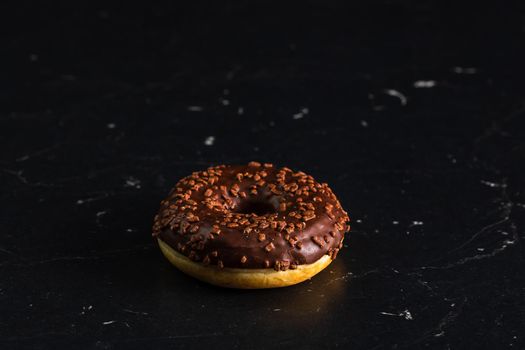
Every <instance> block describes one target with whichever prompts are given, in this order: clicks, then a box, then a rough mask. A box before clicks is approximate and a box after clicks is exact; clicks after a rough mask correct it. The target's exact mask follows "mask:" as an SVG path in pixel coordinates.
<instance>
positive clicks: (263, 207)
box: [234, 198, 277, 215]
mask: <svg viewBox="0 0 525 350" xmlns="http://www.w3.org/2000/svg"><path fill="white" fill-rule="evenodd" d="M234 212H236V213H239V214H256V215H264V214H271V213H276V212H277V208H276V206H275V205H274V204H273V203H271V202H270V201H265V200H260V199H254V198H247V199H245V200H242V201H241V202H239V204H238V205H237V207H236V208H235V210H234Z"/></svg>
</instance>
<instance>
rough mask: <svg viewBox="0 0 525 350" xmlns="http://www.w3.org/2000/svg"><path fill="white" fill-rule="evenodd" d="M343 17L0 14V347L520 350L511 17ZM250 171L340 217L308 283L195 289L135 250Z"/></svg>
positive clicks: (522, 102) (388, 8)
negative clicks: (340, 233)
mask: <svg viewBox="0 0 525 350" xmlns="http://www.w3.org/2000/svg"><path fill="white" fill-rule="evenodd" d="M346 6H348V7H345V6H343V4H342V3H340V4H336V3H328V2H325V1H308V2H298V3H295V4H291V3H284V2H279V3H276V4H270V3H269V2H267V1H255V2H250V3H246V4H241V3H232V4H225V3H224V2H217V3H215V4H211V3H208V2H207V3H205V2H199V1H198V2H187V3H184V4H180V5H175V2H164V3H157V4H148V5H142V6H136V5H132V4H131V3H129V2H128V3H126V4H124V5H121V6H118V7H117V6H116V7H108V6H102V7H100V6H97V5H95V4H94V3H92V2H83V4H82V3H81V2H75V4H72V3H67V4H63V5H56V4H51V3H47V4H45V6H44V5H42V6H36V5H33V6H31V7H30V6H26V7H24V6H22V5H21V4H19V5H18V6H16V7H9V6H7V5H5V4H4V6H3V9H2V11H1V14H2V15H3V16H2V17H3V20H2V24H3V26H4V27H5V28H6V29H5V30H3V31H2V32H1V37H2V45H1V47H0V51H1V55H0V62H1V63H2V64H1V65H0V76H1V79H0V145H1V147H0V315H1V316H0V348H1V349H72V348H74V349H144V348H151V349H163V348H166V349H168V348H180V349H193V348H206V347H212V348H214V349H223V348H224V349H248V348H250V349H253V348H260V349H268V348H269V347H270V346H271V347H272V348H273V349H291V348H294V349H309V348H310V349H319V348H342V349H407V348H408V349H465V348H467V349H476V348H490V349H505V348H508V349H522V348H524V347H525V341H524V334H525V332H524V331H525V321H524V319H525V311H524V310H525V299H524V294H525V274H524V272H523V269H524V266H525V249H524V244H523V239H524V238H525V197H524V194H525V176H524V175H523V174H524V170H525V166H524V164H525V99H524V96H525V85H524V81H525V69H524V67H525V65H524V64H523V62H525V59H524V58H525V29H524V28H525V6H524V5H523V4H522V3H520V2H518V1H510V2H506V3H505V5H503V4H501V3H497V2H493V3H492V4H489V5H484V4H482V3H480V2H477V3H475V4H474V5H461V4H459V3H458V2H455V3H450V4H447V3H445V2H436V3H432V2H429V1H418V2H415V1H414V2H412V3H411V2H408V1H376V0H373V1H366V2H365V1H362V2H358V3H356V2H351V4H350V5H346ZM251 160H259V161H262V162H271V163H274V164H276V165H278V166H288V167H290V168H293V169H297V170H303V171H305V172H307V173H308V174H311V175H312V176H314V177H315V178H316V180H318V181H321V182H327V183H328V184H329V185H330V187H331V188H332V189H333V190H334V192H335V193H336V194H337V196H338V198H339V200H340V201H341V204H342V205H343V207H344V208H345V209H346V210H347V211H348V212H349V213H350V214H351V218H352V232H351V233H350V234H349V235H348V236H347V237H346V239H345V241H344V243H345V245H346V247H345V248H344V249H342V250H341V253H340V254H339V256H338V258H337V260H336V261H335V262H334V263H333V264H332V265H330V267H329V268H327V269H326V270H325V271H323V272H322V273H320V274H319V275H318V276H316V277H315V278H314V279H312V280H311V281H308V282H305V283H302V284H300V285H297V286H293V287H289V288H286V289H281V290H265V291H237V290H225V289H220V288H215V287H211V286H208V285H206V284H203V283H200V282H198V281H196V280H194V279H192V278H189V277H186V276H184V275H183V274H182V273H180V272H178V271H177V270H176V269H175V268H173V267H172V266H171V265H170V264H169V263H168V262H167V261H166V260H165V259H164V258H163V257H162V255H161V254H160V252H159V250H158V248H157V247H156V246H155V244H154V241H153V240H152V238H151V223H152V219H153V216H154V214H155V213H156V211H157V209H158V206H159V202H160V200H161V199H162V198H164V197H165V195H166V194H167V193H168V191H169V189H170V188H171V187H172V186H173V185H174V184H175V183H176V182H177V181H178V180H179V179H180V178H182V177H183V176H186V175H187V174H190V173H191V172H192V171H196V170H200V169H203V168H206V167H207V166H209V165H215V164H224V163H238V164H244V163H246V162H248V161H251Z"/></svg>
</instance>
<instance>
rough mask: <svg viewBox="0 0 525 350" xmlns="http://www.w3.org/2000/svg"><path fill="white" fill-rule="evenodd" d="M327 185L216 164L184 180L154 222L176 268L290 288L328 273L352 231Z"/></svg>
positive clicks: (252, 166)
mask: <svg viewBox="0 0 525 350" xmlns="http://www.w3.org/2000/svg"><path fill="white" fill-rule="evenodd" d="M348 222H349V218H348V214H347V213H346V212H345V211H344V210H343V208H342V207H341V204H340V203H339V201H338V200H337V198H336V196H335V195H334V193H333V192H332V190H331V189H330V187H328V185H327V184H326V183H318V182H317V181H315V180H314V178H313V177H312V176H310V175H307V174H305V173H304V172H302V171H298V172H294V171H292V170H290V169H289V168H286V167H283V168H277V167H274V166H273V165H272V164H269V163H265V164H261V163H259V162H250V163H248V164H247V165H219V166H215V167H210V168H208V169H206V170H204V171H198V172H194V173H193V174H191V175H190V176H188V177H185V178H183V179H182V180H180V181H179V182H178V183H177V185H176V186H175V187H174V188H173V189H172V190H171V191H170V193H169V195H168V197H167V198H166V199H164V200H163V201H162V202H161V204H160V209H159V212H158V214H157V215H156V216H155V219H154V223H153V230H152V231H153V237H155V238H156V240H157V242H158V245H159V248H160V250H161V252H162V253H163V254H164V256H165V257H166V258H167V259H168V260H169V261H170V262H171V263H172V264H173V265H175V266H176V267H177V268H178V269H179V270H181V271H182V272H184V273H186V274H188V275H190V276H193V277H195V278H197V279H199V280H202V281H204V282H207V283H210V284H213V285H217V286H221V287H230V288H243V289H258V288H275V287H285V286H289V285H293V284H296V283H300V282H302V281H305V280H307V279H310V278H311V277H313V276H314V275H316V274H317V273H319V272H320V271H321V270H323V269H324V268H326V267H327V266H328V265H329V264H330V263H331V262H332V261H333V260H334V259H335V258H336V256H337V254H338V252H339V250H340V249H341V248H342V246H343V239H344V234H345V232H348V231H350V225H349V223H348Z"/></svg>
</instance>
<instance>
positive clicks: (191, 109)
mask: <svg viewBox="0 0 525 350" xmlns="http://www.w3.org/2000/svg"><path fill="white" fill-rule="evenodd" d="M186 109H187V110H188V111H189V112H202V111H203V110H204V108H202V107H201V106H188V107H187V108H186Z"/></svg>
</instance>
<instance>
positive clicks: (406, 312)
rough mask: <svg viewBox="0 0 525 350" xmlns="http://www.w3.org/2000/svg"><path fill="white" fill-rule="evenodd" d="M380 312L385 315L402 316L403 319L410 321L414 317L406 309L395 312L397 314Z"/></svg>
mask: <svg viewBox="0 0 525 350" xmlns="http://www.w3.org/2000/svg"><path fill="white" fill-rule="evenodd" d="M380 314H381V315H385V316H396V317H403V318H404V319H405V320H408V321H411V320H413V319H414V318H413V317H412V314H411V313H410V311H408V310H403V311H402V312H400V313H397V314H395V313H392V312H385V311H381V312H380Z"/></svg>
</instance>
